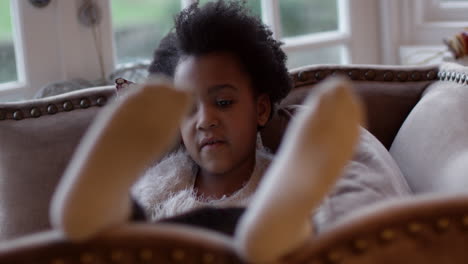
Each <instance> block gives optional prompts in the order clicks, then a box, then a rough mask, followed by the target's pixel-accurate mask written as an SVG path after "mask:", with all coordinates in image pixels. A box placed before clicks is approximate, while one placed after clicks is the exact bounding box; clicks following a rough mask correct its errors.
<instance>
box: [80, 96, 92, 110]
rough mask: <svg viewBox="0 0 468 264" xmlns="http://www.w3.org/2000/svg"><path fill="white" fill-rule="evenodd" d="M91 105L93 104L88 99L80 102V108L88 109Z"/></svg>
mask: <svg viewBox="0 0 468 264" xmlns="http://www.w3.org/2000/svg"><path fill="white" fill-rule="evenodd" d="M90 105H91V102H90V101H89V99H87V98H83V99H81V100H80V107H81V108H88V107H89V106H90Z"/></svg>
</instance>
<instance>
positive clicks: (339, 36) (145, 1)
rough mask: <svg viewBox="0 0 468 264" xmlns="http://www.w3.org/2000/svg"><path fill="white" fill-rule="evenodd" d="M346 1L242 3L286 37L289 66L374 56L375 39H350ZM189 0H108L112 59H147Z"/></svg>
mask: <svg viewBox="0 0 468 264" xmlns="http://www.w3.org/2000/svg"><path fill="white" fill-rule="evenodd" d="M209 1H213V0H201V1H200V4H202V5H203V4H205V3H207V2H209ZM348 1H349V0H250V1H247V2H246V4H247V6H248V7H249V8H250V9H251V10H252V13H253V14H254V15H257V16H259V17H261V18H262V20H263V21H264V22H265V23H266V24H268V25H269V26H270V28H271V29H272V31H273V33H274V36H275V37H276V38H277V39H281V40H282V41H283V42H284V43H285V45H284V46H283V48H284V50H285V52H286V53H287V54H288V57H289V59H288V67H290V68H294V67H298V66H303V65H306V64H312V63H333V64H342V63H349V62H351V61H353V62H354V63H372V62H375V60H376V57H375V56H374V54H373V53H372V52H373V50H375V49H376V48H375V47H374V49H372V48H369V49H368V47H369V46H370V45H374V44H375V43H374V42H372V41H370V43H369V44H368V45H367V46H366V45H364V46H359V43H356V41H354V42H353V41H351V37H350V36H351V31H350V29H351V28H352V26H350V23H352V22H353V21H350V20H349V17H350V15H349V12H351V11H352V10H351V9H350V8H348ZM193 2H195V1H194V0H182V1H173V0H161V1H151V0H140V1H131V0H114V1H111V5H112V19H113V23H112V24H113V27H114V39H115V47H116V61H117V63H127V62H135V61H141V60H149V59H151V56H152V52H153V50H154V49H155V48H156V47H157V45H158V43H159V41H160V39H161V38H162V37H163V36H164V35H165V34H166V33H167V32H168V31H169V29H170V27H171V26H172V24H173V16H174V15H175V14H176V13H177V12H178V11H179V10H180V9H181V8H183V7H186V6H188V5H189V4H191V3H193ZM356 2H358V3H357V4H356V5H354V6H357V7H355V8H354V10H357V8H359V6H364V4H367V3H369V2H375V1H371V0H359V1H356ZM359 2H361V4H360V3H359ZM363 3H364V4H363ZM374 5H375V4H374ZM371 7H372V4H371ZM367 12H369V11H367ZM357 24H358V23H354V25H355V26H354V28H357V27H356V26H357ZM369 24H371V25H372V24H374V25H375V24H377V23H369ZM360 27H362V26H360ZM364 28H365V27H364ZM376 30H377V29H376V28H371V31H370V32H374V33H375V32H376ZM368 34H369V33H368ZM368 42H369V41H368ZM375 46H376V45H375ZM355 49H366V54H365V55H364V56H355V57H354V58H352V57H350V56H348V55H349V54H350V53H352V52H350V50H355ZM369 50H370V52H369ZM362 53H364V52H362ZM374 53H376V52H374ZM369 58H371V59H370V60H369Z"/></svg>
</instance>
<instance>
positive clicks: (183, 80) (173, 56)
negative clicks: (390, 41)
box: [51, 1, 398, 261]
mask: <svg viewBox="0 0 468 264" xmlns="http://www.w3.org/2000/svg"><path fill="white" fill-rule="evenodd" d="M285 60H286V56H285V54H284V53H283V51H282V50H281V49H280V43H279V42H278V41H276V40H274V39H273V37H272V34H271V32H270V30H268V28H267V27H266V26H264V25H263V24H262V23H261V22H260V21H259V20H258V19H257V18H255V17H253V16H251V15H250V14H249V13H248V11H247V10H246V9H245V8H244V6H243V5H242V4H240V3H238V2H224V1H217V2H214V3H208V4H206V5H205V6H203V7H202V8H199V7H198V6H197V5H192V6H191V7H189V8H187V9H186V10H184V11H182V12H181V13H180V14H179V15H178V16H177V18H176V20H175V28H174V30H173V31H172V32H171V33H169V34H168V35H167V36H166V37H165V38H164V40H163V41H161V44H160V46H159V48H158V49H157V50H156V51H155V56H154V60H153V63H152V65H151V67H150V72H151V73H153V74H165V75H168V76H169V77H171V79H172V83H173V84H174V87H176V88H175V89H173V88H171V87H172V85H170V84H164V83H162V84H161V83H159V84H153V85H151V84H147V85H145V86H144V87H143V88H142V89H138V90H135V91H133V92H132V93H131V94H130V95H128V96H125V97H124V98H123V99H122V100H120V101H118V102H116V103H114V104H113V105H110V106H108V107H107V108H106V109H104V111H103V112H102V113H101V114H100V115H99V116H98V118H97V119H96V121H95V122H94V123H93V126H92V127H91V128H90V130H89V132H88V133H87V135H86V137H85V138H84V140H83V142H82V144H81V145H80V146H79V149H78V151H77V153H76V154H75V156H74V159H73V160H72V162H71V164H70V166H69V168H68V169H67V171H66V172H65V175H64V177H63V180H62V182H61V183H60V185H59V187H58V190H57V193H56V195H55V197H54V200H53V204H52V211H51V218H52V223H53V225H54V226H56V227H58V228H60V229H61V230H63V232H64V233H65V234H66V235H67V236H68V237H69V238H71V239H77V240H79V239H84V238H87V237H89V236H91V235H93V234H95V233H96V232H97V231H99V230H102V229H103V228H104V227H108V226H111V225H116V224H120V223H123V222H125V221H126V220H127V219H128V218H129V216H130V214H131V199H130V198H129V196H128V190H129V189H130V187H131V186H132V185H133V184H134V182H135V181H136V180H137V179H138V178H140V179H139V180H138V182H137V183H136V184H135V185H134V186H133V188H132V190H131V196H132V199H134V200H135V201H136V204H138V205H139V206H140V207H142V208H143V210H144V211H145V213H146V217H147V218H148V219H149V220H150V221H155V220H159V219H163V218H167V217H172V216H176V215H180V214H181V213H185V212H189V211H192V210H194V209H196V208H202V207H207V206H209V207H216V208H227V207H248V210H247V212H246V213H245V214H243V215H242V218H241V220H240V222H239V223H238V224H237V228H236V234H235V241H236V246H237V248H238V249H239V253H240V254H242V255H244V256H246V257H247V258H249V259H250V260H255V261H265V260H272V259H275V258H276V257H278V256H281V255H283V254H285V253H287V252H290V251H291V250H292V249H294V248H297V247H298V246H299V245H300V244H301V243H302V242H303V241H304V240H305V239H307V238H308V237H310V236H311V235H312V234H313V229H314V225H313V223H314V221H315V220H314V215H316V214H313V211H314V209H315V208H317V207H318V206H319V204H320V201H322V199H323V197H324V196H325V194H326V193H327V192H328V191H329V189H330V187H331V186H332V185H333V184H334V183H335V180H336V179H337V178H338V177H339V176H340V175H341V172H342V169H343V167H344V166H345V164H346V162H347V161H348V160H349V159H350V158H351V156H352V154H353V147H354V145H355V143H356V142H357V140H358V135H359V123H360V121H361V116H362V113H361V107H360V105H359V103H358V101H357V100H356V99H355V97H354V96H353V95H352V93H351V91H350V88H349V85H347V84H345V83H341V82H332V83H328V84H325V86H324V87H322V88H321V89H318V90H317V91H316V92H315V93H314V94H313V95H311V96H309V98H308V99H307V100H306V101H305V103H304V105H305V107H304V110H303V111H300V113H299V114H298V115H297V117H296V118H295V119H294V120H293V122H292V124H291V125H290V127H289V128H288V131H287V132H286V134H285V137H284V140H283V143H282V146H281V148H280V150H279V152H278V153H277V154H276V157H275V159H274V162H273V163H272V165H271V166H269V165H270V163H271V162H272V155H271V154H269V153H267V152H266V151H265V150H264V149H263V148H262V147H261V144H260V143H259V142H258V140H257V138H258V137H257V134H258V131H259V130H260V129H262V127H263V126H265V124H266V123H267V122H268V120H269V119H270V117H271V115H272V113H273V111H274V106H275V105H276V104H277V103H278V102H279V101H280V100H281V99H282V98H283V97H284V96H285V95H286V94H287V93H288V92H289V90H290V89H291V81H290V79H289V75H288V71H287V69H286V66H285ZM190 106H191V107H190ZM189 107H190V109H188V108H189ZM177 130H179V134H180V136H181V141H182V143H181V144H182V147H181V148H180V149H179V150H178V151H176V152H175V153H172V154H170V155H168V156H166V157H164V158H163V159H162V160H161V161H160V162H157V163H156V164H153V165H151V164H152V163H154V162H155V161H156V160H158V159H159V158H160V157H161V156H162V155H163V153H164V152H166V151H167V149H168V148H169V146H170V145H171V143H172V142H173V141H174V137H175V135H176V134H177V132H176V131H177ZM148 167H150V168H149V169H147V168H148ZM141 174H143V175H142V176H141V177H140V175H141ZM260 181H261V184H259V183H260ZM389 188H390V189H391V190H393V189H392V188H393V187H392V185H391V184H389ZM390 193H392V192H390ZM393 193H395V194H396V193H398V191H394V192H393ZM369 198H370V199H373V197H369ZM361 201H362V200H361ZM369 202H371V201H369ZM353 209H354V208H349V210H353ZM319 213H320V212H319ZM317 214H318V213H317ZM311 215H312V217H311ZM89 219H92V221H89Z"/></svg>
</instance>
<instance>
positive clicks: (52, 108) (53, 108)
mask: <svg viewBox="0 0 468 264" xmlns="http://www.w3.org/2000/svg"><path fill="white" fill-rule="evenodd" d="M57 111H58V108H57V106H56V105H54V104H50V105H48V106H47V113H49V114H50V115H53V114H55V113H57Z"/></svg>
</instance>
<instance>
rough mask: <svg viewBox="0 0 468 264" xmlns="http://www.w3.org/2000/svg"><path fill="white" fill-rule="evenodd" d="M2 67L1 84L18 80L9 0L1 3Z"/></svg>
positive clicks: (0, 41)
mask: <svg viewBox="0 0 468 264" xmlns="http://www.w3.org/2000/svg"><path fill="white" fill-rule="evenodd" d="M0 65H2V66H1V67H0V83H4V82H12V81H16V80H17V79H18V76H17V73H16V60H15V47H14V44H13V34H12V23H11V14H10V1H9V0H7V1H0Z"/></svg>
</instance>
